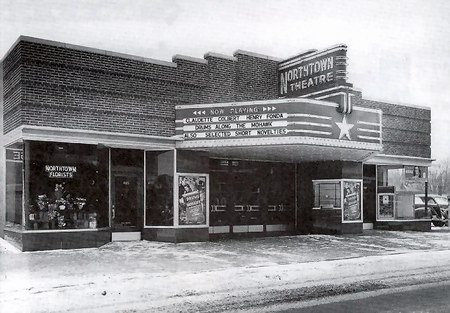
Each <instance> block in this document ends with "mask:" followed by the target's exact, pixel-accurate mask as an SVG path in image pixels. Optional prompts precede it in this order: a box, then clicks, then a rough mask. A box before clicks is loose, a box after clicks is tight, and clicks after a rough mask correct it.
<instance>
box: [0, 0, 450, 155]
mask: <svg viewBox="0 0 450 313" xmlns="http://www.w3.org/2000/svg"><path fill="white" fill-rule="evenodd" d="M20 35H27V36H33V37H39V38H44V39H50V40H56V41H63V42H68V43H72V44H78V45H83V46H89V47H94V48H100V49H105V50H111V51H116V52H123V53H128V54H134V55H139V56H144V57H149V58H155V59H161V60H166V61H170V60H171V58H172V56H173V55H175V54H184V55H190V56H194V57H199V58H203V55H204V54H205V53H206V52H208V51H212V52H218V53H223V54H227V55H232V54H233V52H234V51H235V50H238V49H242V50H248V51H253V52H257V53H261V54H266V55H271V56H275V57H279V58H286V57H289V56H292V55H295V54H297V53H299V52H301V51H304V50H308V49H312V48H315V49H321V48H326V47H328V46H331V45H334V44H337V43H345V44H347V45H348V57H349V61H348V62H349V68H348V71H349V82H351V83H353V84H354V86H355V87H356V88H359V89H362V92H363V96H364V97H365V98H369V99H375V100H384V101H387V102H394V103H406V104H415V105H421V106H429V107H431V108H432V154H433V157H434V158H437V159H441V158H444V157H447V156H448V155H450V137H449V134H450V114H449V112H450V1H445V0H442V1H440V0H417V1H416V0H403V1H395V0H377V1H365V0H343V1H337V0H315V1H311V0H308V1H304V0H297V1H288V0H286V1H283V0H277V1H276V0H271V1H264V0H248V1H245V0H236V1H226V0H222V1H220V0H217V1H214V0H210V1H206V0H185V1H178V0H159V1H158V0H109V1H106V0H104V1H94V0H89V1H88V0H77V1H64V0H40V1H36V0H29V1H20V0H0V58H2V57H3V56H4V55H5V53H6V51H7V50H8V49H9V47H10V46H11V45H12V44H13V43H14V42H15V41H16V39H17V38H18V37H19V36H20Z"/></svg>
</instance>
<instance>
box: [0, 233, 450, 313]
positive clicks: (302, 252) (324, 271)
mask: <svg viewBox="0 0 450 313" xmlns="http://www.w3.org/2000/svg"><path fill="white" fill-rule="evenodd" d="M1 246H3V244H0V247H1ZM0 251H2V252H0V311H5V312H6V311H7V312H16V311H17V312H47V311H62V312H70V311H72V312H78V311H92V312H95V311H102V312H103V311H105V312H115V311H125V310H126V309H134V310H136V311H140V310H142V311H146V310H147V311H148V310H151V311H153V312H155V311H160V312H167V311H174V312H189V311H192V310H194V311H195V310H196V309H195V308H197V309H200V308H201V311H205V312H217V311H221V305H222V304H226V305H228V306H229V308H228V309H227V310H228V311H231V310H238V309H240V308H245V307H250V306H254V305H258V303H259V305H264V303H267V302H268V301H272V302H271V303H274V301H280V302H282V301H293V299H294V300H295V299H297V300H298V298H299V297H300V299H308V298H311V297H314V296H324V295H327V294H333V293H342V292H351V291H353V290H354V291H361V290H373V289H376V288H387V287H389V284H392V283H393V282H394V281H396V282H397V283H401V282H402V281H403V280H405V278H406V277H413V276H417V275H416V274H419V272H420V274H423V275H428V277H429V278H430V279H434V276H433V275H435V274H436V273H435V272H436V270H435V268H440V269H442V270H443V272H445V271H447V269H448V273H447V272H446V275H448V277H450V231H448V229H436V230H434V231H432V232H429V233H419V232H383V231H368V232H365V233H364V234H363V235H347V236H326V235H308V236H289V237H272V238H254V239H242V240H227V241H219V242H204V243H183V244H170V243H159V242H146V241H139V242H128V243H111V244H108V245H106V246H103V247H101V248H99V249H79V250H58V251H46V252H27V253H13V252H12V251H10V250H5V249H0ZM281 295H282V296H281ZM49 299H52V300H51V301H49ZM276 299H278V300H276Z"/></svg>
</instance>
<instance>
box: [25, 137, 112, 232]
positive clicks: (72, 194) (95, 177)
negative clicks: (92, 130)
mask: <svg viewBox="0 0 450 313" xmlns="http://www.w3.org/2000/svg"><path fill="white" fill-rule="evenodd" d="M25 147H26V149H25V155H26V156H27V158H26V160H27V162H26V164H25V168H26V171H25V172H26V205H27V206H26V228H27V229H31V230H43V229H54V230H58V229H95V228H98V227H104V226H108V206H107V203H108V200H107V199H108V189H104V188H102V187H104V186H107V179H108V173H107V172H105V170H106V168H107V167H105V166H100V163H103V162H105V160H106V162H107V160H108V159H107V158H105V157H106V156H107V154H106V155H105V151H104V150H105V149H101V148H100V149H97V146H92V145H78V144H63V143H47V142H26V143H25ZM106 164H107V163H106Z"/></svg>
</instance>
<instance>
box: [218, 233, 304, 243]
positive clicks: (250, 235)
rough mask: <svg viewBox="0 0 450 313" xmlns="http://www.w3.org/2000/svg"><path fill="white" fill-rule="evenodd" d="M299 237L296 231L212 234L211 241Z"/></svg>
mask: <svg viewBox="0 0 450 313" xmlns="http://www.w3.org/2000/svg"><path fill="white" fill-rule="evenodd" d="M294 235H298V233H297V232H295V231H271V232H259V233H256V232H254V233H227V234H210V235H209V238H210V240H211V241H216V240H222V239H241V238H262V237H279V236H294Z"/></svg>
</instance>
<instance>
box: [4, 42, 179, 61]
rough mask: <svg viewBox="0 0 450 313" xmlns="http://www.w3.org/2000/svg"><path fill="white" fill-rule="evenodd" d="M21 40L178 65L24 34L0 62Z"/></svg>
mask: <svg viewBox="0 0 450 313" xmlns="http://www.w3.org/2000/svg"><path fill="white" fill-rule="evenodd" d="M21 41H26V42H32V43H38V44H44V45H49V46H53V47H60V48H67V49H72V50H78V51H84V52H91V53H97V54H102V55H108V56H113V57H119V58H123V59H129V60H135V61H140V62H145V63H152V64H157V65H162V66H169V67H177V64H176V63H173V62H169V61H162V60H156V59H151V58H146V57H141V56H137V55H132V54H126V53H120V52H114V51H108V50H103V49H97V48H91V47H86V46H80V45H74V44H69V43H64V42H60V41H54V40H47V39H42V38H35V37H30V36H24V35H21V36H19V38H18V39H17V40H16V41H15V42H14V44H13V45H12V46H11V48H9V50H8V51H7V52H6V54H5V55H4V56H3V58H2V59H1V61H0V62H3V60H4V59H5V58H6V56H7V55H8V54H9V53H10V52H11V51H12V50H13V49H14V48H15V47H16V46H17V45H18V43H19V42H21Z"/></svg>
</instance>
